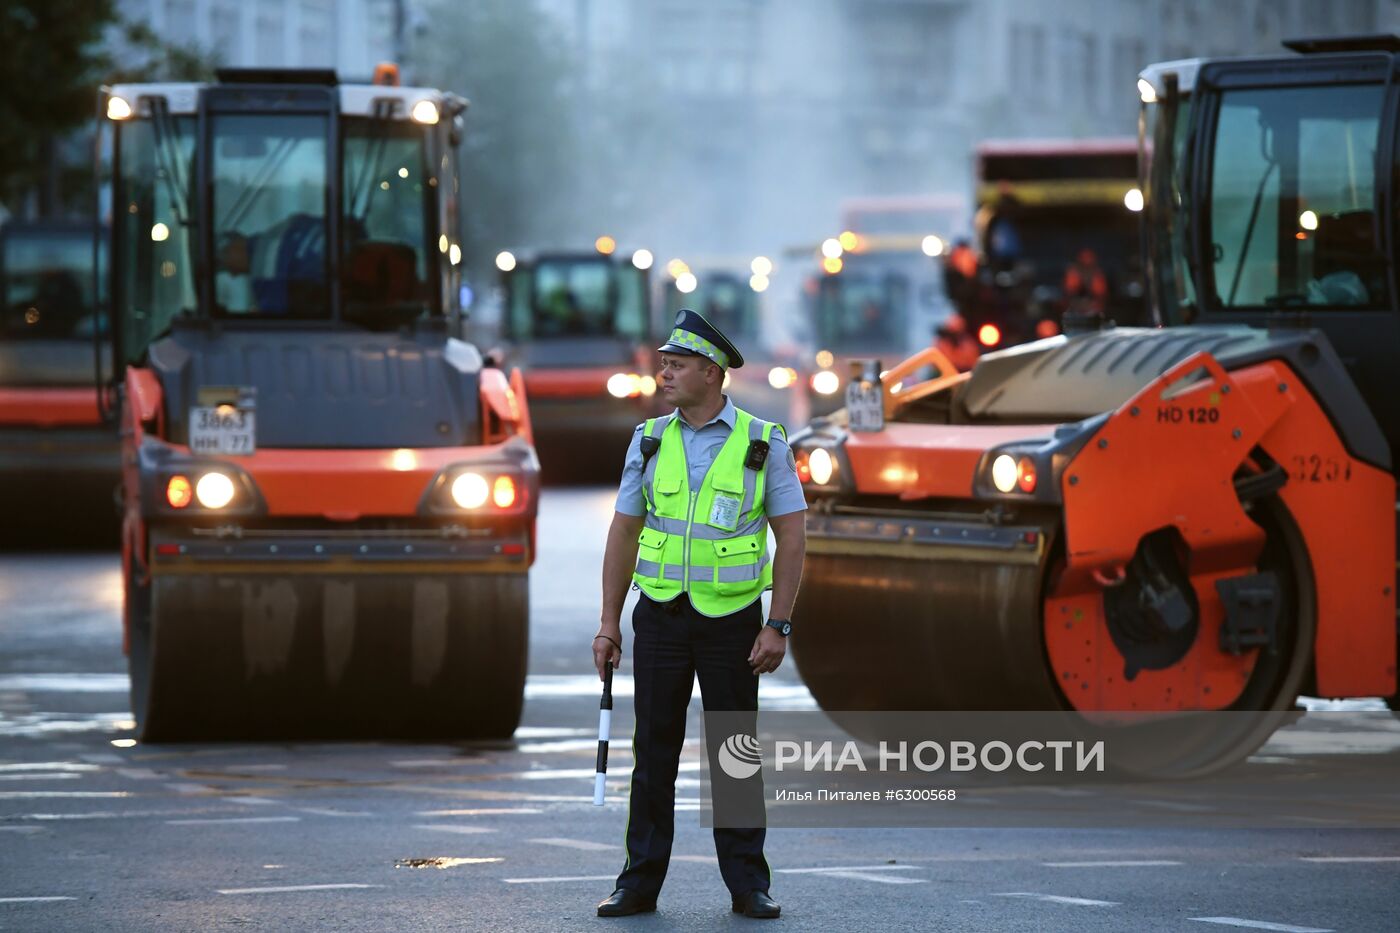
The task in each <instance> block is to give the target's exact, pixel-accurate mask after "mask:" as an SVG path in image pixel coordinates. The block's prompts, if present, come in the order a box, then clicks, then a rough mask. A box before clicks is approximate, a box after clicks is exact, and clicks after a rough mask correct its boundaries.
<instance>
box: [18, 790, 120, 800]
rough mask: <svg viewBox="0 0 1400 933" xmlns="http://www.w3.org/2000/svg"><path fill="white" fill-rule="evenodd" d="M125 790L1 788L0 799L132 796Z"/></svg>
mask: <svg viewBox="0 0 1400 933" xmlns="http://www.w3.org/2000/svg"><path fill="white" fill-rule="evenodd" d="M130 796H131V793H130V792H129V791H124V790H0V800H24V799H29V798H33V797H130Z"/></svg>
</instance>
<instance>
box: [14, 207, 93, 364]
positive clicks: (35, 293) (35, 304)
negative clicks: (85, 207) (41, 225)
mask: <svg viewBox="0 0 1400 933" xmlns="http://www.w3.org/2000/svg"><path fill="white" fill-rule="evenodd" d="M0 244H3V248H4V253H3V255H0V309H2V310H0V338H3V339H6V340H25V339H44V340H91V339H92V337H93V330H94V328H99V329H101V330H102V331H103V332H105V330H106V317H105V315H103V314H100V309H99V308H98V307H97V305H98V304H99V303H98V302H94V301H93V273H92V234H91V233H90V232H88V231H83V230H71V231H69V230H64V231H59V230H24V229H19V228H11V229H9V230H7V231H5V233H4V236H3V237H2V238H0ZM104 248H105V244H104Z"/></svg>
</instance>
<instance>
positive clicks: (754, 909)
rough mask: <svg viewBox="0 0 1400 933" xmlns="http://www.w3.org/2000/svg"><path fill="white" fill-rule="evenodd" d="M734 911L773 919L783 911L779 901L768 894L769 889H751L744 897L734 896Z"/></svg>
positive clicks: (747, 915) (761, 918) (757, 917)
mask: <svg viewBox="0 0 1400 933" xmlns="http://www.w3.org/2000/svg"><path fill="white" fill-rule="evenodd" d="M734 912H735V913H736V914H743V915H744V916H745V917H754V918H756V919H759V920H771V919H772V918H774V917H776V916H778V914H780V913H782V912H783V909H782V908H781V907H779V906H778V902H777V901H775V900H773V899H772V898H771V897H769V896H768V892H767V891H750V892H749V893H748V894H745V895H744V896H743V897H736V898H734Z"/></svg>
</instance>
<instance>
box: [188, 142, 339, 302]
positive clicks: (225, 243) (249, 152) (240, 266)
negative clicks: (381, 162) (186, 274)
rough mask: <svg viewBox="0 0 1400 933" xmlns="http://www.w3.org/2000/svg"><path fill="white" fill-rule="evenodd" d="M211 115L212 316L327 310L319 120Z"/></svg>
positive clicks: (325, 181)
mask: <svg viewBox="0 0 1400 933" xmlns="http://www.w3.org/2000/svg"><path fill="white" fill-rule="evenodd" d="M211 122H212V124H213V126H212V130H211V134H210V145H211V146H212V149H213V151H212V152H211V153H210V177H211V178H212V179H213V182H212V186H213V199H212V203H211V205H210V210H211V213H212V215H213V235H214V251H215V252H214V269H215V283H214V306H215V313H217V314H220V315H227V316H230V317H241V318H248V317H274V318H328V317H330V289H329V275H328V273H327V256H326V240H327V238H328V235H329V231H328V229H327V223H326V190H327V188H328V186H329V181H328V179H327V175H328V166H327V158H326V136H327V122H328V120H327V118H326V117H325V116H322V115H319V114H318V115H307V114H297V115H294V116H268V115H266V114H219V115H217V116H214V117H212V119H211Z"/></svg>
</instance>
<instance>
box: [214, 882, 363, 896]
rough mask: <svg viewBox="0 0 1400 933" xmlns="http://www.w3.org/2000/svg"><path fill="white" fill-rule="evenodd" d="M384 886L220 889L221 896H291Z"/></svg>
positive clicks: (300, 886) (349, 885)
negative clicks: (296, 892)
mask: <svg viewBox="0 0 1400 933" xmlns="http://www.w3.org/2000/svg"><path fill="white" fill-rule="evenodd" d="M382 887H384V886H383V885H382V884H291V885H284V886H282V887H276V888H219V889H218V891H219V893H220V894H289V893H291V892H294V891H349V890H358V889H361V888H382Z"/></svg>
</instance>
